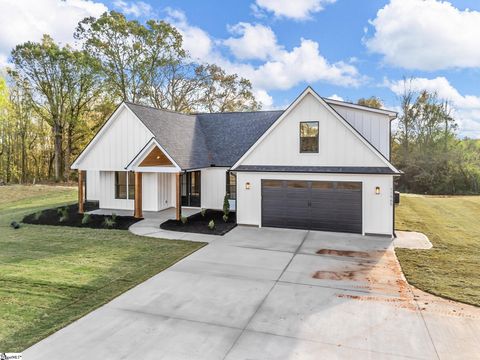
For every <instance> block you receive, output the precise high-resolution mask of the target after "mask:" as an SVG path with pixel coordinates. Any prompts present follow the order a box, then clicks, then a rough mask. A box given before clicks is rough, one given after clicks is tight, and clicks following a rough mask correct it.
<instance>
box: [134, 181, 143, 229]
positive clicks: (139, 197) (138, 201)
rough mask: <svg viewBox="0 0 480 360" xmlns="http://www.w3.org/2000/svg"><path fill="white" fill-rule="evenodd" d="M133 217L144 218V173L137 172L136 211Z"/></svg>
mask: <svg viewBox="0 0 480 360" xmlns="http://www.w3.org/2000/svg"><path fill="white" fill-rule="evenodd" d="M133 216H134V217H136V218H137V219H139V218H143V212H142V173H141V172H135V211H134V213H133Z"/></svg>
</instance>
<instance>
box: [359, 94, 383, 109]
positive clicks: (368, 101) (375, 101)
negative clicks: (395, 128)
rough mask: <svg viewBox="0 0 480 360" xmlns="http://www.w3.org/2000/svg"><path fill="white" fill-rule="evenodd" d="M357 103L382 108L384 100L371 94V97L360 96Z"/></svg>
mask: <svg viewBox="0 0 480 360" xmlns="http://www.w3.org/2000/svg"><path fill="white" fill-rule="evenodd" d="M357 104H358V105H362V106H368V107H371V108H375V109H381V108H382V107H383V103H382V100H380V99H379V98H378V97H376V96H371V97H369V98H360V99H358V101H357Z"/></svg>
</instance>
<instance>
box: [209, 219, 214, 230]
mask: <svg viewBox="0 0 480 360" xmlns="http://www.w3.org/2000/svg"><path fill="white" fill-rule="evenodd" d="M208 228H209V229H210V230H213V229H215V221H213V220H210V222H209V223H208Z"/></svg>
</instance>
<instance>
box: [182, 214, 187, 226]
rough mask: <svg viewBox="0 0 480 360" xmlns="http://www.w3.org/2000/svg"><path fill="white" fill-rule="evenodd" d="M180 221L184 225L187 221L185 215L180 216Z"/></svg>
mask: <svg viewBox="0 0 480 360" xmlns="http://www.w3.org/2000/svg"><path fill="white" fill-rule="evenodd" d="M180 221H181V222H182V224H183V225H185V224H186V223H187V221H188V218H187V217H186V216H181V217H180Z"/></svg>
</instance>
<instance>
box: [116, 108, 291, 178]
mask: <svg viewBox="0 0 480 360" xmlns="http://www.w3.org/2000/svg"><path fill="white" fill-rule="evenodd" d="M125 104H126V105H127V106H128V107H129V108H130V109H131V110H132V111H133V113H134V114H135V115H136V116H137V117H138V118H139V119H140V121H142V122H143V123H144V124H145V126H146V127H147V128H148V129H149V130H150V131H151V132H152V133H153V135H154V136H155V139H156V140H157V141H158V143H159V144H160V145H161V146H162V147H163V148H164V149H165V151H166V152H167V153H168V154H169V155H170V156H171V157H172V158H173V160H175V162H176V163H177V164H178V165H179V166H180V167H181V168H182V169H184V170H185V169H195V168H203V167H210V166H212V165H215V166H227V167H230V166H232V165H233V164H234V163H235V162H236V161H237V160H238V159H240V157H241V156H242V155H243V154H244V153H245V152H246V151H247V150H248V149H249V148H250V147H251V146H252V145H253V144H254V143H255V142H256V141H257V140H258V138H260V136H262V134H263V133H264V132H265V131H266V130H267V129H268V128H269V127H270V126H271V125H272V124H273V123H274V122H275V120H277V119H278V118H279V117H280V115H281V114H282V113H283V111H257V112H238V113H217V114H195V115H185V114H179V113H176V112H172V111H165V110H159V109H155V108H152V107H148V106H143V105H137V104H133V103H127V102H126V103H125Z"/></svg>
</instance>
